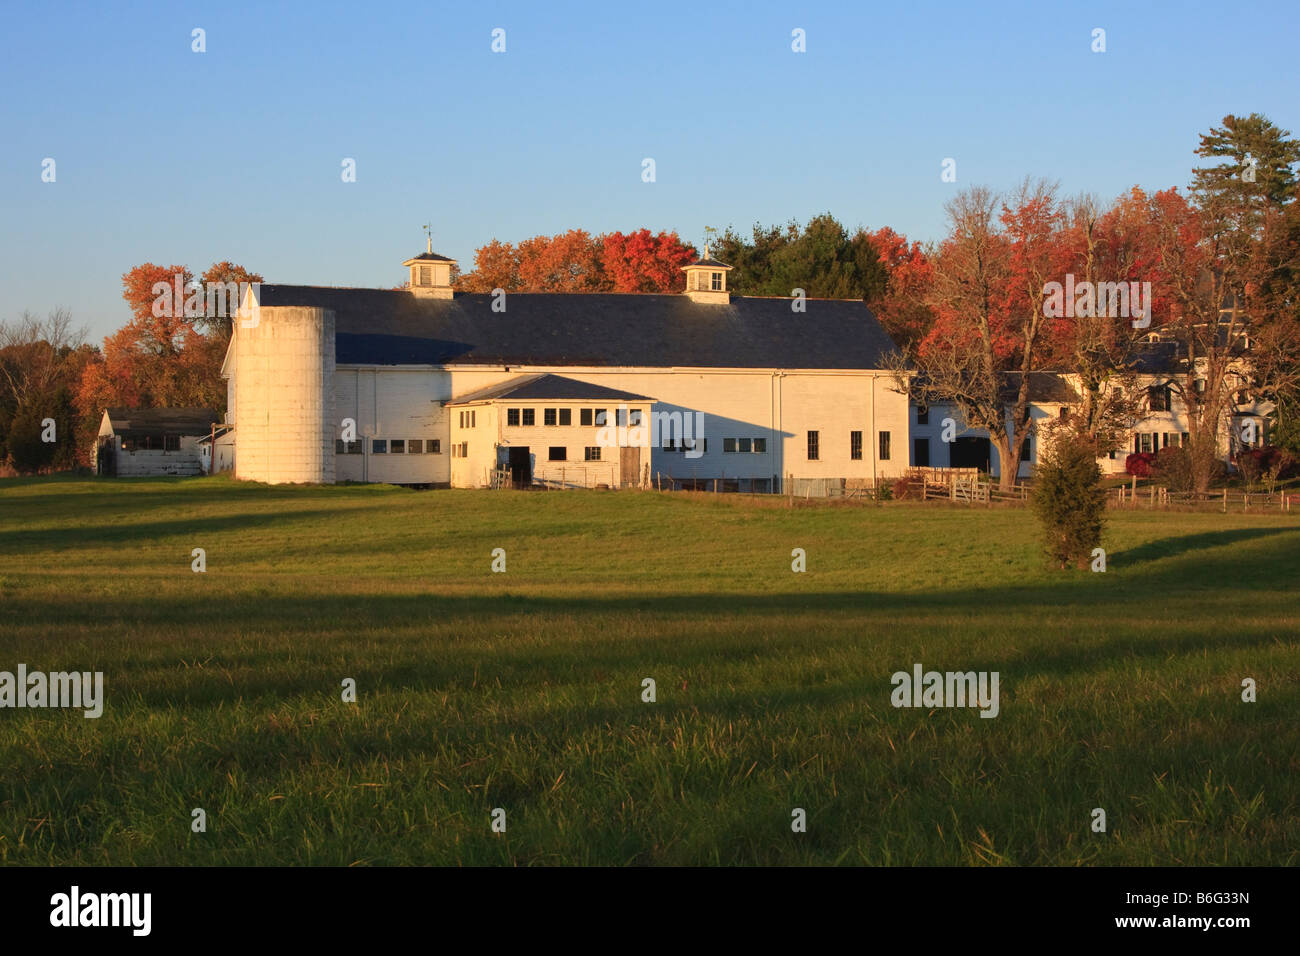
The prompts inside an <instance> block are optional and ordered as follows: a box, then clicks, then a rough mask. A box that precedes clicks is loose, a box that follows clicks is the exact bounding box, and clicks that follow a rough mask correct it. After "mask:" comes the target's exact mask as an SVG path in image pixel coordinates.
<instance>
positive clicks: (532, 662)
mask: <svg viewBox="0 0 1300 956" xmlns="http://www.w3.org/2000/svg"><path fill="white" fill-rule="evenodd" d="M1189 537H1191V538H1192V539H1194V540H1199V539H1204V538H1207V537H1209V538H1211V539H1212V540H1214V541H1215V542H1216V543H1223V542H1222V536H1219V535H1212V536H1205V535H1194V536H1189ZM1249 537H1252V538H1261V540H1260V543H1259V545H1258V547H1257V548H1256V549H1255V552H1254V553H1253V554H1252V559H1253V561H1254V562H1257V563H1259V565H1260V566H1261V567H1264V568H1272V569H1273V571H1274V572H1275V573H1276V574H1277V575H1278V576H1279V578H1280V579H1286V578H1288V577H1293V576H1294V573H1295V568H1294V563H1295V559H1296V555H1295V553H1294V549H1292V548H1291V547H1290V546H1289V541H1288V542H1284V541H1282V540H1279V538H1278V536H1277V535H1275V534H1274V535H1267V536H1260V535H1258V534H1252V535H1249ZM1180 554H1182V558H1181V560H1178V561H1174V562H1171V563H1170V565H1169V566H1167V567H1163V566H1162V567H1160V568H1159V570H1158V572H1156V573H1151V574H1146V575H1143V576H1141V577H1138V578H1137V579H1136V580H1135V581H1132V582H1129V583H1127V584H1125V583H1124V582H1123V581H1122V579H1121V580H1113V579H1109V575H1092V574H1087V573H1075V574H1073V575H1071V577H1072V578H1073V582H1072V583H1062V584H1056V583H1053V584H1051V585H1048V586H1032V585H1019V586H1011V585H1008V586H1005V587H1000V588H992V589H958V590H949V591H941V592H865V593H845V592H822V591H818V592H803V593H792V592H768V593H750V594H745V593H732V594H689V593H688V594H666V593H655V594H646V595H641V594H632V595H600V594H581V595H576V596H563V595H561V596H554V595H539V596H529V595H521V594H501V593H485V594H480V595H437V594H430V595H398V596H383V597H360V598H358V597H356V596H353V595H346V594H335V593H329V592H328V591H327V590H325V589H327V588H328V582H324V583H323V585H322V591H321V592H320V593H314V594H303V595H301V596H297V595H294V596H288V597H285V596H275V597H271V598H267V599H265V600H260V599H258V598H256V597H254V596H251V595H245V596H241V597H238V598H234V597H229V596H225V597H221V598H218V599H212V598H210V597H208V598H204V599H203V601H202V603H201V604H196V603H195V600H193V599H191V598H189V597H187V596H184V595H181V596H177V595H167V596H165V597H158V596H150V595H142V596H139V597H135V596H128V597H100V598H97V599H96V600H95V601H94V602H93V603H89V604H87V603H75V602H72V603H66V604H60V605H57V606H50V605H48V604H45V603H43V602H41V601H38V600H32V599H29V598H25V597H24V595H23V593H22V592H21V591H19V592H17V593H15V594H13V595H11V596H9V597H8V599H7V600H6V601H5V602H4V603H3V605H0V649H4V651H5V653H6V654H7V655H8V656H9V657H12V656H13V654H14V653H21V654H26V655H28V656H29V657H31V655H33V654H36V655H38V656H39V657H40V658H48V656H49V654H50V653H51V651H54V650H55V648H54V647H52V646H51V642H50V641H49V639H40V641H39V642H38V641H37V640H36V639H32V638H24V637H22V636H21V630H22V628H23V626H24V624H25V623H26V622H28V621H31V620H39V621H40V622H41V626H42V628H43V629H45V630H51V631H53V632H54V633H56V634H57V633H58V632H59V631H60V630H61V629H63V628H65V627H66V628H67V630H68V631H69V633H72V634H75V635H76V636H74V637H72V638H71V639H70V640H69V641H68V642H66V644H65V643H63V642H59V644H58V645H57V651H55V652H56V653H58V654H59V655H60V656H67V654H69V653H70V652H75V653H77V654H80V655H83V656H84V655H86V654H87V653H89V656H90V657H91V658H93V659H94V660H83V661H81V662H80V663H78V664H77V666H78V667H91V666H92V665H93V666H94V669H104V670H112V669H116V670H118V672H119V673H121V672H122V671H123V670H125V671H126V672H127V673H128V674H131V675H132V677H131V678H128V680H126V681H125V682H124V683H125V685H126V687H127V688H129V690H128V693H140V694H141V695H142V697H143V700H144V701H145V702H146V703H148V704H149V705H151V706H156V705H158V704H168V703H179V704H184V705H187V706H205V705H210V706H220V705H222V704H223V703H224V704H229V703H230V702H231V701H233V700H236V699H239V698H243V699H245V700H252V699H260V698H263V697H270V698H276V697H278V698H281V699H282V698H285V697H287V696H291V695H296V694H304V695H312V694H323V695H328V694H329V693H330V692H332V691H333V690H334V687H333V685H330V686H329V687H326V686H325V683H328V682H325V683H322V681H323V677H322V675H323V674H326V673H328V674H331V675H333V674H334V673H335V672H336V671H337V672H338V673H340V674H342V673H346V674H347V676H352V677H356V678H357V679H358V681H360V682H362V683H363V684H364V686H366V687H368V688H370V689H380V688H383V689H385V690H389V691H392V690H399V689H410V690H417V691H422V692H435V691H446V690H448V689H450V688H452V687H459V688H462V689H463V688H465V687H468V686H472V684H473V683H474V682H475V681H483V682H487V680H488V679H489V678H488V677H487V676H486V675H491V676H490V680H491V681H492V682H493V683H494V684H498V686H501V687H507V688H508V687H533V688H535V687H540V686H542V685H544V684H546V683H551V684H553V685H554V686H557V687H558V686H563V685H571V684H583V685H591V684H593V683H594V684H596V685H599V684H600V683H601V682H602V680H603V679H604V678H603V677H602V676H600V675H601V674H602V673H603V674H606V675H618V677H619V678H620V679H624V678H626V677H627V672H629V671H630V670H632V669H636V670H642V669H644V668H645V667H647V666H653V667H658V668H661V669H662V670H663V671H664V672H665V673H669V674H674V675H681V674H685V673H695V674H699V673H702V672H703V673H708V672H710V671H712V672H713V673H718V672H719V670H720V669H721V668H723V667H727V668H737V667H741V668H743V667H744V666H745V664H746V663H747V662H751V661H752V662H754V663H755V665H756V666H757V667H759V668H767V669H769V671H770V669H771V668H772V667H774V666H776V665H777V664H778V663H779V662H780V661H781V660H783V659H785V660H789V661H791V662H792V663H793V664H794V665H795V666H796V667H802V665H800V663H799V662H809V661H812V660H815V659H817V658H818V657H820V656H824V655H826V654H827V653H831V654H833V655H834V656H835V657H837V658H840V659H844V660H852V659H853V657H854V656H863V657H865V660H866V661H867V663H865V664H864V665H862V666H860V667H859V668H858V669H859V672H860V674H861V675H862V676H861V677H860V678H855V679H852V680H850V681H848V682H847V683H845V684H843V685H840V687H839V690H838V691H837V690H836V689H835V686H836V685H834V684H831V683H826V684H817V685H814V687H815V688H820V689H818V690H817V691H816V693H817V696H818V697H825V695H827V694H830V695H832V696H834V695H836V694H838V695H840V696H843V697H844V698H846V699H847V698H849V697H853V696H856V695H858V694H859V693H861V692H863V691H865V690H866V689H868V688H871V689H874V688H876V687H877V685H878V684H880V682H881V681H882V680H886V679H887V677H888V675H889V674H890V673H892V672H894V671H896V670H900V669H902V670H906V669H907V668H909V667H910V666H911V665H912V664H913V663H915V662H917V661H919V662H921V663H923V664H924V665H925V666H926V667H927V668H936V669H940V670H946V669H954V668H955V669H961V670H968V669H975V670H998V671H1000V672H1003V673H1004V674H1006V675H1007V679H1008V680H1010V679H1012V677H1013V675H1014V676H1015V677H1018V678H1019V679H1024V678H1028V677H1032V676H1046V677H1049V678H1065V677H1069V676H1071V675H1077V674H1086V673H1093V672H1106V671H1114V670H1115V669H1116V667H1117V661H1120V660H1126V661H1130V662H1136V664H1139V665H1141V666H1143V667H1147V668H1152V669H1156V670H1159V669H1160V668H1162V667H1164V666H1166V664H1165V662H1166V661H1168V660H1169V658H1170V657H1171V655H1177V656H1179V657H1189V656H1194V655H1199V654H1202V653H1209V654H1213V653H1216V652H1234V651H1241V650H1246V649H1264V648H1266V647H1269V646H1272V645H1276V644H1277V642H1278V639H1279V635H1278V633H1277V631H1276V628H1275V627H1274V626H1273V624H1272V618H1273V617H1274V616H1275V615H1276V614H1277V613H1281V612H1282V611H1283V610H1284V609H1285V601H1286V598H1285V597H1284V592H1283V591H1282V590H1281V587H1280V585H1279V584H1278V582H1276V581H1273V580H1269V579H1268V578H1267V577H1260V576H1254V577H1252V579H1251V580H1250V581H1243V582H1240V584H1238V583H1236V581H1235V579H1236V578H1238V577H1240V575H1241V565H1240V558H1239V555H1236V554H1224V553H1221V552H1214V551H1209V552H1207V553H1205V554H1199V553H1196V552H1194V551H1190V550H1187V549H1184V550H1183V551H1182V552H1180ZM1283 555H1286V556H1287V557H1289V558H1290V561H1291V565H1289V566H1288V565H1286V563H1285V561H1283V560H1282V558H1283ZM1189 569H1191V570H1194V571H1195V577H1194V578H1193V577H1192V576H1191V575H1189ZM1199 581H1210V582H1218V583H1219V584H1220V585H1221V587H1222V590H1223V594H1222V600H1223V605H1222V607H1217V608H1213V607H1212V608H1211V609H1210V610H1209V612H1208V613H1205V614H1202V616H1200V617H1197V618H1189V619H1188V620H1186V621H1185V622H1179V621H1178V619H1177V618H1176V617H1174V616H1172V615H1169V614H1165V615H1163V616H1161V617H1158V618H1156V619H1153V618H1152V616H1151V606H1152V601H1153V598H1155V597H1157V596H1158V599H1159V602H1160V605H1161V607H1177V606H1178V605H1179V601H1180V597H1181V596H1182V594H1183V592H1189V593H1190V592H1196V597H1197V599H1198V600H1202V601H1203V600H1204V588H1203V585H1200V584H1198V583H1197V582H1199ZM1189 582H1191V583H1189ZM1261 591H1270V592H1273V593H1274V595H1275V597H1274V598H1273V600H1272V601H1271V602H1269V601H1267V600H1265V601H1261V596H1260V592H1261ZM1198 613H1199V612H1198ZM1253 613H1258V615H1259V619H1252V617H1251V614H1253ZM810 617H812V618H813V619H814V620H813V621H812V622H810V621H809V618H810ZM966 622H969V624H970V626H971V628H972V629H978V631H979V634H980V635H981V636H979V637H976V636H968V635H967V634H966V633H963V631H962V628H963V627H964V626H965V623H966ZM632 623H636V624H638V625H641V626H640V627H639V628H638V630H639V631H645V632H648V633H650V634H653V637H649V638H644V637H627V636H626V635H627V632H628V629H629V626H630V625H631V624H632ZM994 623H996V625H997V627H998V628H999V629H1000V630H1001V631H1003V632H1005V636H1006V643H1005V647H1002V649H999V647H1001V645H996V644H994V645H991V644H990V643H989V641H990V639H989V629H990V627H991V626H993V624H994ZM196 627H201V628H202V630H201V632H200V633H199V634H195V633H194V630H195V628H196ZM124 628H125V630H123V629H124ZM322 631H327V632H330V634H331V636H330V637H328V638H323V637H321V636H320V633H321V632H322ZM5 635H8V636H5ZM14 635H19V636H18V637H17V638H16V639H15V638H14ZM97 635H104V636H108V635H111V640H109V641H107V642H106V641H105V640H104V637H103V636H97ZM551 635H554V640H553V642H552V641H550V636H551ZM539 636H540V637H541V638H542V640H538V637H539ZM977 640H978V642H979V647H980V649H979V651H978V652H975V651H974V645H975V644H976V641H977ZM922 648H924V649H925V650H924V651H922ZM119 655H120V657H119ZM192 657H200V658H209V662H208V667H209V668H210V669H209V670H207V671H206V672H196V673H195V674H193V675H190V676H189V677H180V676H179V672H180V669H181V667H182V665H181V664H180V663H179V662H180V661H181V660H182V659H187V658H192ZM115 658H116V660H115ZM972 658H974V659H972ZM33 660H35V658H34V659H33ZM28 663H29V664H32V663H33V661H29V662H28ZM828 666H829V665H828ZM837 666H842V664H841V665H837ZM810 668H811V669H809V668H802V669H803V670H805V671H807V672H809V673H813V672H816V670H817V668H816V667H815V666H811V665H810ZM343 669H346V670H343ZM778 669H779V668H778ZM224 671H232V672H235V673H236V674H237V677H236V678H235V679H234V682H233V683H232V678H231V675H230V674H227V673H223V672H224ZM640 676H644V675H643V674H639V675H638V677H637V679H638V680H639V678H640ZM173 681H176V682H179V683H180V684H181V685H182V686H180V687H177V686H174V685H173V686H162V685H164V684H168V683H171V682H173ZM132 684H134V686H131V685H132ZM119 686H121V685H119ZM804 689H805V690H810V689H812V688H804ZM799 692H800V689H799V685H798V684H793V683H788V682H786V683H782V682H780V681H777V682H776V683H774V684H773V685H771V687H770V689H769V688H763V689H759V690H755V691H750V692H747V693H748V694H750V695H751V696H754V698H755V706H757V707H759V708H760V709H761V707H763V706H767V704H765V703H763V701H768V702H769V703H770V702H772V701H782V700H783V701H784V702H783V703H782V706H788V705H789V704H791V703H793V702H794V700H793V698H791V696H790V695H792V694H797V693H799ZM325 699H326V697H322V700H325Z"/></svg>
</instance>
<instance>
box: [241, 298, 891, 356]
mask: <svg viewBox="0 0 1300 956" xmlns="http://www.w3.org/2000/svg"><path fill="white" fill-rule="evenodd" d="M492 302H493V296H492V295H491V294H488V293H481V294H479V293H470V294H464V293H458V294H457V295H456V296H455V298H452V299H431V298H425V297H422V296H421V297H417V296H414V295H412V294H411V293H409V292H406V291H401V290H396V291H390V290H384V289H335V288H327V287H320V286H289V285H265V284H264V285H263V286H262V300H261V304H262V305H263V306H269V307H275V306H308V307H313V308H324V309H331V310H333V312H334V314H335V323H336V324H335V346H336V359H337V361H338V363H339V364H341V365H442V364H451V363H458V364H470V365H474V364H477V365H525V364H528V365H556V366H564V365H588V366H601V367H608V366H641V367H651V368H667V367H673V366H686V367H695V368H782V369H796V368H810V369H878V368H883V367H884V363H885V360H886V357H887V356H888V355H890V354H892V353H894V352H895V351H896V348H895V346H894V343H893V342H892V341H891V340H890V338H889V336H888V335H887V334H886V333H885V330H884V329H883V328H881V326H880V323H879V322H878V321H876V317H875V316H874V315H872V314H871V310H870V309H868V308H867V307H866V305H865V304H864V303H863V302H861V301H859V300H856V299H809V300H807V303H806V305H807V311H806V312H803V313H798V312H793V311H792V310H791V307H790V303H791V300H790V299H784V298H752V297H746V296H733V297H732V298H731V302H730V304H729V305H705V304H697V303H694V302H692V301H691V300H690V299H689V298H688V297H687V296H685V295H680V294H679V295H632V294H627V295H619V294H613V293H610V294H605V293H593V294H570V295H565V294H558V293H556V294H542V293H511V294H509V295H508V296H507V297H506V310H505V311H504V312H493V311H492Z"/></svg>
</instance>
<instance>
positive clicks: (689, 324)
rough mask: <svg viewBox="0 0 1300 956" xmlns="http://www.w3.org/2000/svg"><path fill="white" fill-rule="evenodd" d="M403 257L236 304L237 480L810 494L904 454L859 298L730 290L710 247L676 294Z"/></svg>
mask: <svg viewBox="0 0 1300 956" xmlns="http://www.w3.org/2000/svg"><path fill="white" fill-rule="evenodd" d="M404 265H406V266H407V267H408V269H409V270H410V287H409V289H403V290H392V291H389V290H380V289H341V288H328V287H317V286H289V285H263V286H262V287H261V290H260V296H259V297H258V299H257V302H256V303H254V302H253V300H252V299H251V297H250V299H247V300H245V303H244V306H243V308H242V309H241V312H240V316H239V319H238V321H236V322H235V329H234V335H233V336H232V339H231V344H230V348H229V351H228V352H227V355H226V360H225V364H224V365H223V369H222V373H223V375H224V376H225V377H226V378H227V380H228V388H229V406H228V407H229V413H228V418H229V421H230V423H231V424H233V426H234V442H235V476H236V477H237V478H243V479H249V480H254V481H264V482H270V483H276V482H324V483H329V482H336V481H369V482H390V483H396V484H410V485H432V486H452V487H458V488H474V487H485V486H489V485H494V484H498V483H500V482H502V481H510V482H512V483H516V484H521V485H527V484H530V483H534V482H538V483H543V484H546V485H549V486H559V485H565V486H584V487H596V486H601V485H608V486H610V487H627V486H646V485H657V486H659V487H676V488H681V487H698V488H708V489H710V490H712V489H714V488H716V489H717V490H719V491H723V490H726V491H732V490H734V491H754V492H779V491H783V490H785V489H787V488H793V489H798V490H799V493H801V494H802V493H804V491H805V490H807V491H811V492H812V493H828V492H829V493H835V492H836V491H837V490H839V489H843V488H845V487H852V486H854V485H860V486H864V487H866V486H870V485H872V484H873V483H874V482H876V481H881V480H887V479H891V478H895V477H898V476H900V475H901V474H902V473H903V472H904V471H905V470H906V469H907V467H908V464H909V461H908V459H909V448H908V442H909V435H908V402H907V398H906V396H905V395H903V394H901V393H900V392H899V391H898V390H897V389H896V387H895V386H894V384H893V378H892V374H891V373H890V372H889V371H887V369H888V367H889V358H890V356H891V355H893V354H894V353H895V346H894V343H893V342H892V341H891V340H890V338H889V336H888V335H887V334H886V333H885V332H884V330H883V329H882V328H881V326H880V324H879V323H878V322H877V321H876V318H875V316H873V315H872V313H871V311H870V310H869V309H868V308H867V307H866V305H865V304H864V303H863V302H861V301H860V300H825V299H809V300H806V303H803V304H804V305H805V310H804V311H796V310H795V308H793V304H794V300H791V299H784V298H762V297H748V296H736V295H732V294H730V293H729V292H728V291H727V272H728V270H729V269H730V267H729V266H727V265H725V264H724V263H721V262H718V261H716V260H714V259H712V258H710V257H709V255H708V250H707V249H706V250H705V255H704V257H703V258H701V259H700V260H698V261H696V262H694V263H692V264H690V265H688V266H686V267H685V270H684V271H685V272H686V290H685V291H684V292H682V293H680V294H677V295H639V294H531V293H511V294H509V295H505V294H504V293H502V294H498V295H492V294H467V293H459V292H454V291H453V289H452V286H451V275H452V266H453V265H454V262H453V260H451V259H448V258H447V257H445V256H439V255H437V254H436V253H434V252H432V250H429V251H427V252H425V253H424V254H422V255H420V256H416V257H414V258H412V259H408V260H407V261H406V262H405V263H404ZM701 425H702V430H701V427H700V426H701ZM679 429H680V430H679ZM791 482H793V485H791V484H790V483H791Z"/></svg>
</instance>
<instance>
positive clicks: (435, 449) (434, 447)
mask: <svg viewBox="0 0 1300 956" xmlns="http://www.w3.org/2000/svg"><path fill="white" fill-rule="evenodd" d="M428 446H429V454H431V455H441V454H442V439H441V438H430V439H429V441H428Z"/></svg>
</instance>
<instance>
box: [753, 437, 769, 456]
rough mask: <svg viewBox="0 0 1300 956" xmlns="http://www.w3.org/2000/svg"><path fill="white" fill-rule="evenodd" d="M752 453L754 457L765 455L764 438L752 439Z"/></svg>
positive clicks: (765, 443)
mask: <svg viewBox="0 0 1300 956" xmlns="http://www.w3.org/2000/svg"><path fill="white" fill-rule="evenodd" d="M754 453H755V454H756V455H766V454H767V439H766V438H755V439H754Z"/></svg>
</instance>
